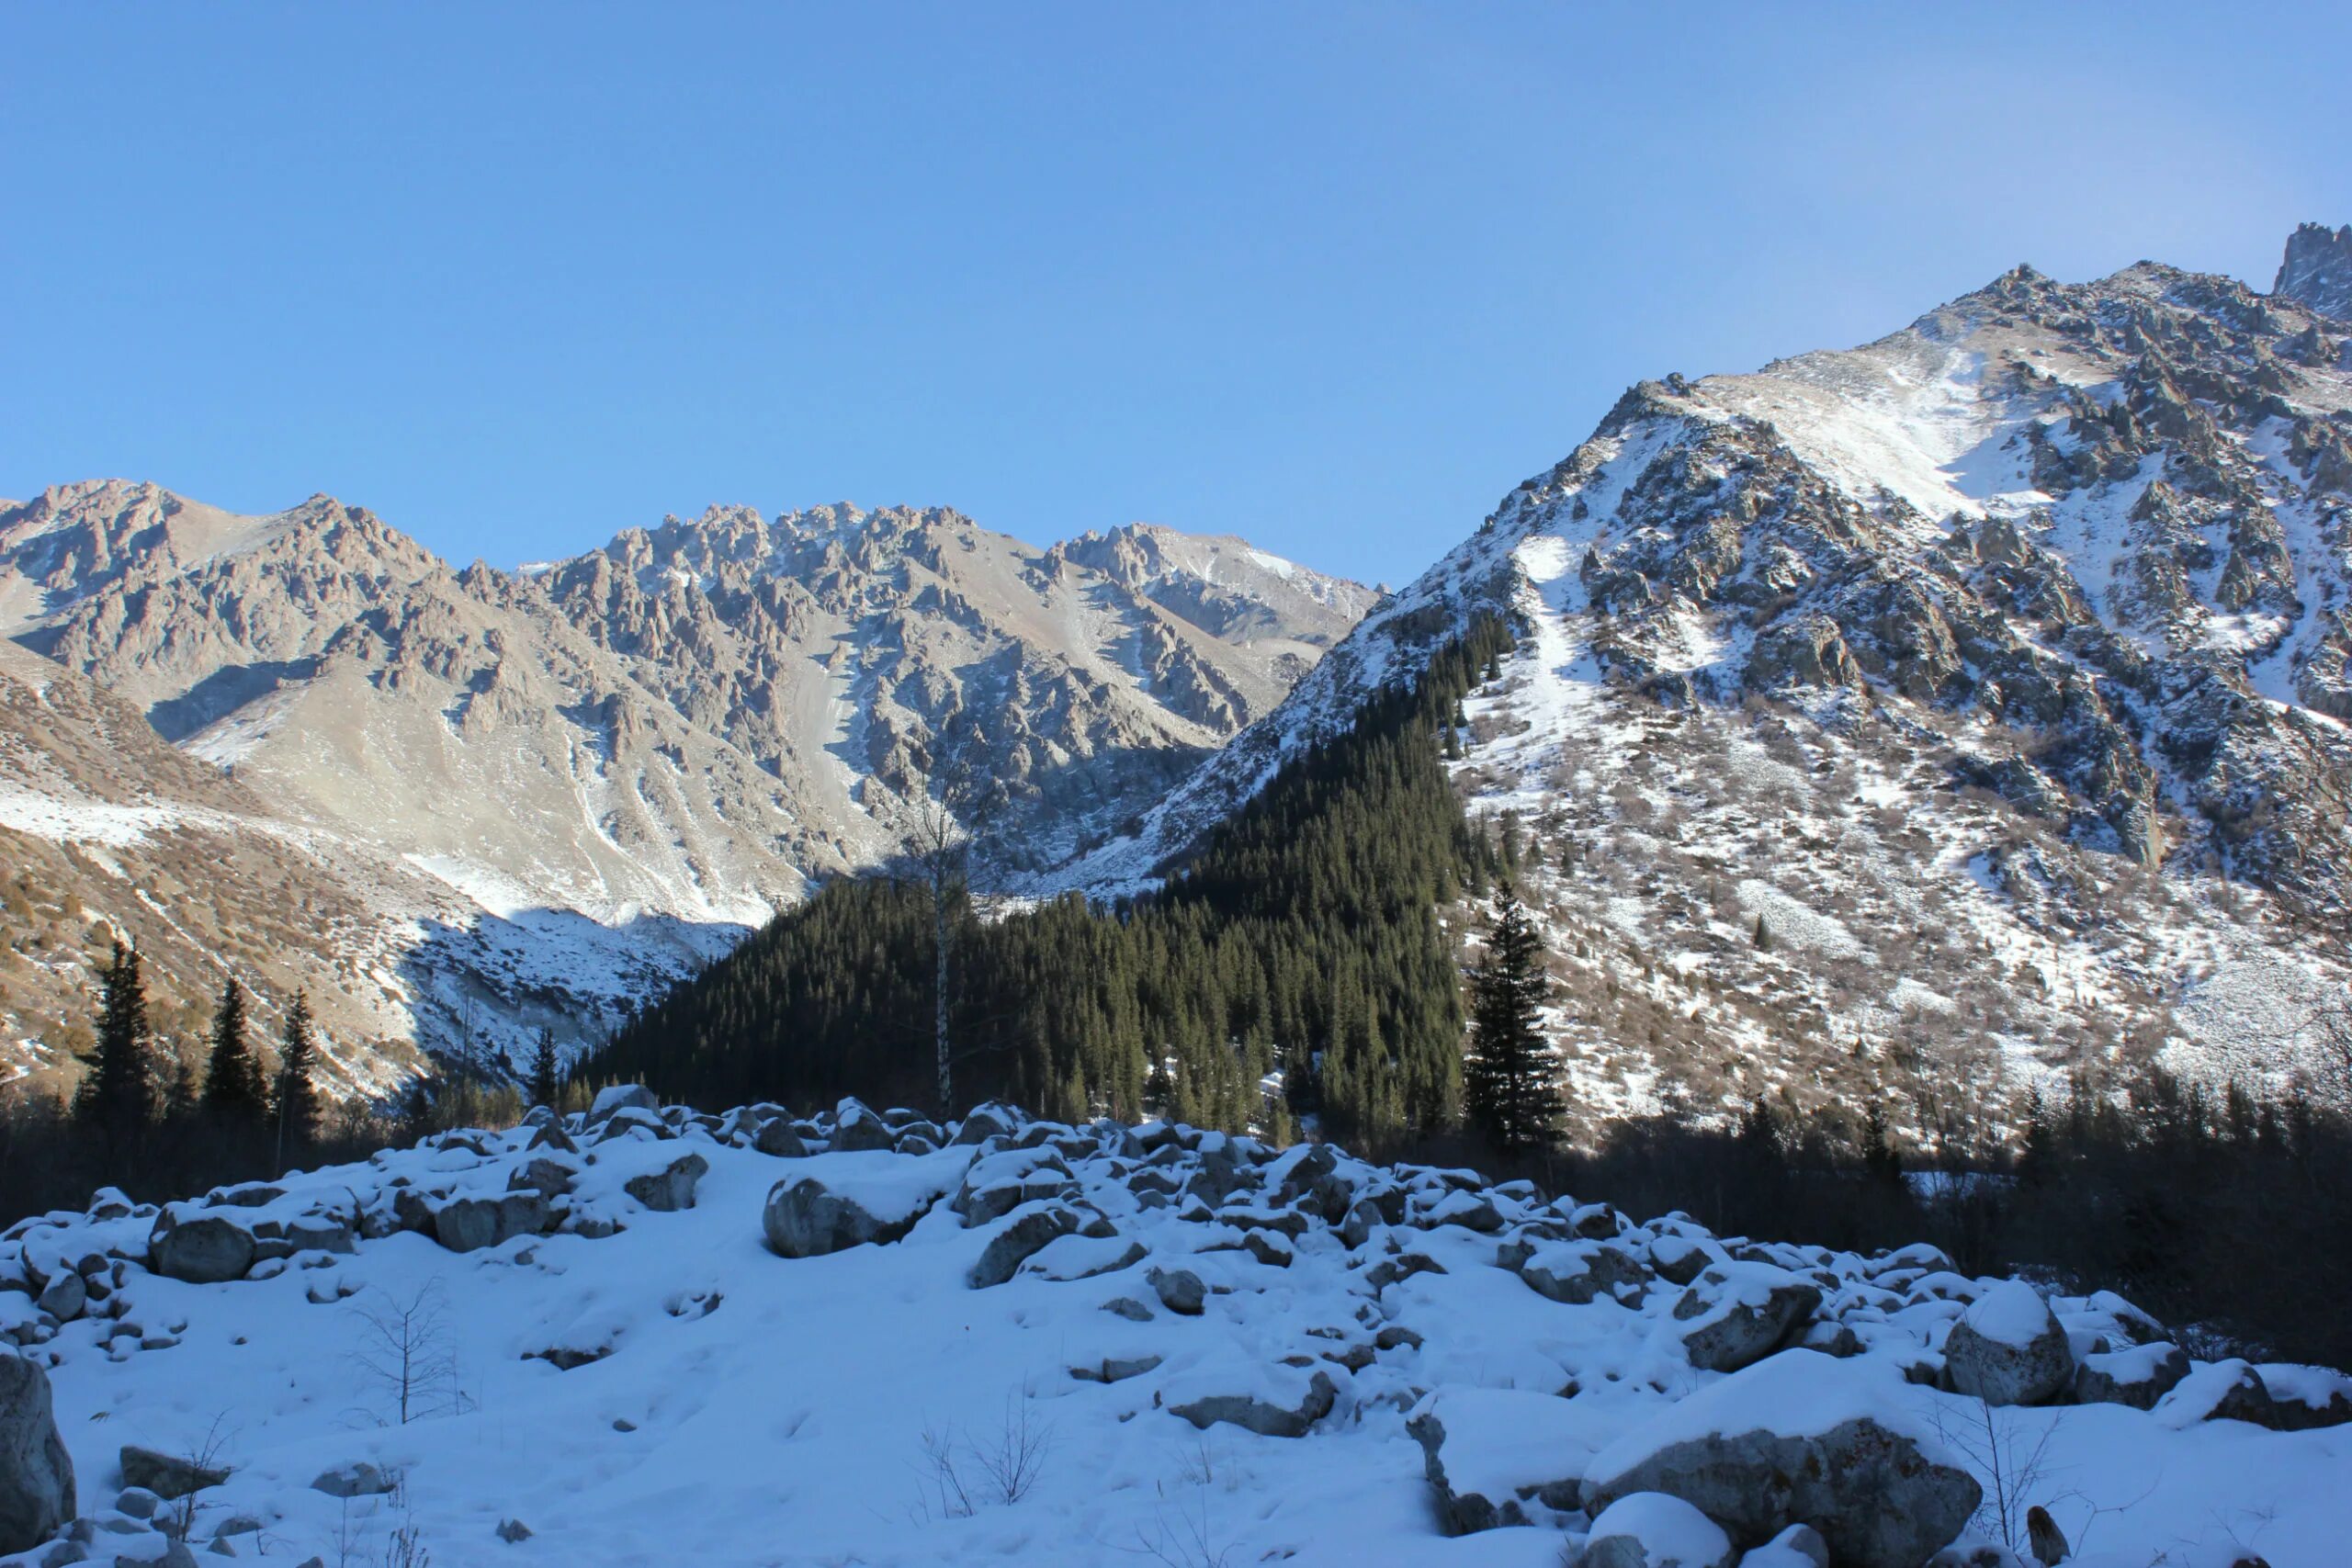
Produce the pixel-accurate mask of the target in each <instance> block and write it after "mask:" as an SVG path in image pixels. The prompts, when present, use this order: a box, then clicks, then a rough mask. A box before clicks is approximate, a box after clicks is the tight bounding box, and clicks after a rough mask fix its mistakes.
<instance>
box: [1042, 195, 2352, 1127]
mask: <svg viewBox="0 0 2352 1568" xmlns="http://www.w3.org/2000/svg"><path fill="white" fill-rule="evenodd" d="M2348 301H2352V230H2346V231H2336V232H2334V233H2331V232H2329V231H2326V230H2324V229H2318V228H2315V227H2306V228H2305V229H2303V230H2302V231H2300V232H2298V233H2297V234H2296V235H2295V237H2294V239H2293V241H2292V242H2291V243H2290V246H2289V250H2288V255H2287V260H2286V264H2285V265H2283V266H2282V268H2281V269H2280V273H2279V276H2278V281H2277V284H2276V287H2275V288H2274V291H2273V292H2272V293H2270V294H2267V295H2265V294H2260V293H2256V292H2255V291H2254V290H2252V289H2249V288H2245V286H2243V285H2241V284H2238V283H2236V282H2233V281H2232V280H2230V279H2227V278H2222V277H2213V276H2199V275H2195V274H2189V273H2184V272H2180V271H2177V270H2176V269H2173V268H2170V267H2165V266H2161V265H2154V264H2142V265H2137V266H2133V267H2131V268H2128V269H2126V270H2125V271H2123V272H2120V273H2118V274H2116V275H2115V276H2111V277H2108V278H2104V279H2101V280H2098V281H2097V282H2093V283H2087V284H2061V283H2056V282H2053V281H2052V280H2050V279H2048V278H2046V277H2043V276H2040V275H2038V274H2036V273H2034V272H2033V271H2031V270H2030V268H2024V267H2020V268H2018V269H2017V270H2016V271H2014V272H2011V273H2009V274H2007V275H2006V276H2002V277H2000V278H1998V279H1996V281H1995V282H1993V283H1992V284H1991V285H1990V286H1988V287H1986V288H1983V289H1981V290H1979V291H1977V292H1976V293H1973V294H1971V295H1968V296H1966V297H1964V298H1962V299H1956V300H1954V301H1952V302H1951V304H1949V305H1947V306H1945V307H1943V308H1942V309H1940V310H1935V311H1932V312H1930V313H1929V314H1928V315H1926V316H1923V317H1921V318H1920V319H1919V320H1918V321H1915V322H1914V323H1912V324H1911V325H1910V326H1909V327H1907V328H1905V329H1904V330H1903V331H1900V332H1897V333H1893V334H1892V335H1890V336H1887V337H1885V338H1883V339H1880V340H1879V341H1878V342H1875V343H1872V344H1866V345H1864V346H1862V347H1860V348H1858V349H1854V350H1850V351H1846V352H1836V353H1821V354H1811V355H1803V356H1801V357H1798V358H1795V359H1791V360H1785V361H1781V362H1778V363H1776V364H1773V365H1770V366H1768V367H1765V368H1764V369H1763V370H1761V371H1758V372H1757V373H1755V374H1752V375H1742V376H1717V377H1710V378H1705V379H1703V380H1700V381H1696V382H1691V381H1686V380H1684V379H1682V378H1679V377H1670V378H1667V379H1665V380H1663V381H1654V382H1645V383H1643V384H1642V385H1641V386H1639V387H1636V388H1634V389H1633V390H1632V391H1630V392H1628V393H1627V394H1626V395H1625V396H1624V398H1623V400H1621V401H1620V402H1619V403H1618V405H1617V406H1616V407H1615V408H1614V409H1613V410H1612V411H1611V412H1610V414H1609V415H1608V417H1607V418H1606V419H1605V420H1604V421H1603V422H1602V423H1601V425H1600V428H1599V430H1597V431H1596V432H1595V433H1594V434H1593V435H1592V437H1591V438H1590V439H1589V440H1588V441H1586V442H1585V443H1584V444H1583V445H1582V446H1578V447H1577V449H1576V451H1575V452H1574V453H1573V454H1572V455H1571V456H1569V457H1567V458H1566V460H1564V461H1563V462H1561V463H1560V464H1559V465H1557V466H1556V467H1555V468H1552V469H1550V470H1549V471H1547V472H1545V473H1544V474H1541V475H1539V476H1537V477H1536V478H1534V479H1530V480H1528V481H1527V482H1526V483H1524V484H1522V485H1521V486H1520V487H1519V488H1518V489H1516V490H1514V491H1512V492H1511V493H1510V495H1509V496H1507V497H1506V498H1505V499H1504V501H1503V502H1502V504H1501V505H1500V506H1499V507H1498V509H1497V510H1496V511H1495V513H1493V514H1492V515H1491V516H1490V517H1488V518H1487V520H1486V522H1485V523H1484V524H1483V525H1480V527H1479V528H1478V530H1477V531H1476V533H1475V534H1474V535H1473V536H1471V537H1470V538H1469V539H1467V540H1466V541H1464V543H1463V544H1462V545H1461V546H1459V547H1456V548H1455V549H1453V551H1451V552H1449V553H1448V554H1447V555H1446V556H1445V557H1444V558H1442V560H1440V561H1439V562H1438V564H1437V565H1435V566H1434V567H1432V568H1431V569H1430V570H1429V571H1428V572H1426V573H1424V574H1423V575H1422V576H1421V578H1420V579H1419V581H1416V582H1414V583H1413V584H1412V585H1411V586H1409V587H1408V588H1407V589H1406V590H1404V591H1403V592H1400V593H1398V594H1397V595H1396V596H1395V597H1394V598H1392V599H1391V600H1389V601H1387V602H1386V603H1385V604H1382V605H1381V606H1380V607H1379V608H1377V609H1376V610H1375V611H1374V613H1373V614H1372V615H1369V616H1368V617H1367V618H1366V619H1365V620H1364V622H1363V624H1362V625H1361V626H1358V627H1357V629H1356V630H1355V632H1354V633H1353V634H1351V636H1350V637H1348V639H1347V640H1346V641H1345V642H1343V643H1342V644H1340V646H1339V647H1338V648H1337V649H1334V650H1333V652H1332V653H1331V655H1330V656H1329V658H1328V659H1326V660H1324V661H1323V662H1322V664H1320V665H1319V666H1318V667H1317V669H1316V670H1315V671H1314V672H1313V673H1312V674H1310V675H1309V676H1307V678H1306V680H1304V681H1303V682H1301V683H1300V684H1299V686H1298V687H1297V689H1296V690H1295V691H1294V693H1293V694H1292V695H1291V696H1290V698H1289V699H1288V700H1287V701H1286V702H1285V703H1284V704H1283V705H1282V706H1281V707H1279V708H1278V709H1276V710H1275V712H1274V713H1272V715H1270V716H1267V717H1266V718H1265V719H1263V720H1262V721H1261V722H1260V723H1258V724H1257V725H1254V726H1252V727H1251V728H1250V729H1248V730H1246V731H1245V732H1243V734H1242V735H1240V736H1239V737H1238V738H1237V739H1235V740H1234V741H1233V742H1232V743H1231V744H1230V745H1228V746H1227V748H1226V749H1225V750H1223V751H1221V752H1220V753H1218V754H1217V755H1216V757H1214V758H1212V759H1211V760H1210V761H1208V762H1206V763H1204V765H1203V766H1202V767H1201V768H1200V769H1199V770H1198V771H1197V772H1196V773H1194V774H1193V776H1192V777H1191V778H1190V779H1188V780H1187V781H1186V782H1185V784H1183V785H1182V787H1180V788H1179V789H1178V790H1176V791H1175V792H1174V793H1173V794H1172V795H1170V797H1169V799H1167V800H1166V801H1165V802H1163V803H1162V804H1161V805H1159V807H1156V808H1155V809H1154V810H1153V812H1152V813H1151V814H1150V816H1149V817H1148V818H1147V820H1146V821H1145V823H1144V824H1143V825H1142V826H1141V828H1140V829H1139V830H1138V831H1137V832H1136V833H1134V834H1132V835H1128V836H1126V837H1124V838H1122V839H1121V840H1117V841H1114V843H1112V844H1109V845H1106V846H1104V847H1103V848H1102V849H1100V850H1098V851H1096V852H1093V853H1092V854H1091V855H1089V856H1087V857H1085V858H1083V859H1082V860H1081V861H1080V862H1079V863H1076V864H1075V865H1073V866H1072V867H1069V868H1066V869H1064V870H1062V871H1060V872H1058V873H1057V874H1053V875H1052V876H1050V877H1048V878H1046V879H1045V881H1044V886H1047V887H1054V886H1084V887H1090V888H1093V889H1096V890H1112V889H1115V888H1118V887H1122V886H1133V885H1136V884H1137V883H1139V882H1142V881H1146V880H1148V878H1149V877H1150V876H1151V874H1153V871H1154V868H1155V867H1157V866H1158V865H1159V864H1160V863H1162V862H1163V860H1164V859H1165V858H1166V857H1167V856H1169V855H1170V854H1171V853H1173V852H1178V851H1180V850H1181V849H1182V847H1183V846H1184V845H1185V844H1186V843H1188V842H1190V841H1191V840H1193V838H1194V837H1195V836H1196V835H1197V834H1199V833H1200V832H1201V831H1202V830H1203V829H1204V828H1205V827H1206V825H1208V824H1209V823H1211V822H1214V821H1215V820H1216V819H1218V818H1220V817H1222V816H1223V815H1224V814H1225V813H1227V812H1228V811H1230V810H1231V809H1232V808H1233V807H1234V806H1235V804H1236V803H1238V801H1240V800H1242V799H1245V798H1247V797H1248V796H1249V795H1250V794H1251V793H1252V792H1253V791H1254V790H1255V789H1256V788H1258V787H1259V786H1260V785H1261V784H1262V783H1263V782H1264V780H1265V779H1266V778H1267V777H1268V776H1270V774H1271V773H1272V770H1273V769H1274V768H1275V767H1276V766H1278V765H1279V764H1280V762H1281V761H1283V759H1284V758H1286V757H1288V756H1291V755H1293V754H1295V753H1296V752H1297V751H1298V750H1300V749H1301V748H1302V747H1304V746H1306V745H1307V744H1309V743H1311V742H1312V741H1314V740H1315V739H1317V738H1318V737H1320V736H1323V735H1326V734H1329V733H1330V732H1331V731H1332V729H1333V728H1334V727H1336V726H1339V725H1340V724H1343V723H1345V722H1346V721H1347V718H1348V716H1349V715H1350V714H1351V713H1352V712H1353V711H1354V709H1355V707H1356V705H1358V703H1359V702H1360V701H1361V700H1362V699H1363V695H1364V694H1366V693H1367V692H1368V691H1370V690H1373V689H1374V688H1376V687H1378V686H1380V685H1381V684H1383V683H1384V682H1393V681H1399V680H1409V679H1411V678H1412V677H1413V676H1414V674H1415V672H1416V671H1418V669H1419V667H1420V665H1421V663H1422V661H1423V659H1424V657H1425V655H1426V654H1427V652H1428V651H1429V649H1431V648H1432V647H1433V646H1435V645H1436V644H1437V643H1439V642H1441V641H1442V640H1443V639H1445V638H1447V637H1451V636H1453V634H1454V633H1455V632H1457V631H1458V630H1459V629H1460V628H1461V627H1462V626H1464V625H1465V624H1466V623H1467V621H1468V620H1469V619H1470V618H1471V617H1473V616H1475V615H1479V614H1482V613H1498V614H1503V615H1510V616H1511V617H1514V618H1515V619H1516V621H1517V622H1518V623H1519V624H1520V626H1521V627H1522V629H1523V637H1522V639H1521V649H1520V652H1519V654H1518V656H1517V657H1516V658H1514V659H1513V660H1510V662H1509V663H1508V665H1507V666H1506V667H1505V669H1504V670H1503V671H1501V674H1500V677H1499V679H1498V680H1497V681H1495V682H1491V683H1490V684H1489V685H1488V686H1487V688H1486V689H1485V690H1484V691H1483V692H1482V693H1481V694H1479V696H1478V697H1477V698H1476V701H1474V702H1473V703H1471V704H1470V705H1467V712H1466V713H1465V714H1464V721H1465V726H1466V731H1467V733H1466V734H1465V735H1464V736H1463V738H1462V753H1463V755H1462V761H1460V762H1459V764H1458V778H1459V780H1460V782H1461V784H1462V786H1463V787H1464V790H1465V791H1466V792H1467V794H1468V795H1469V796H1470V797H1471V799H1472V801H1473V803H1474V806H1475V807H1476V809H1478V810H1480V811H1482V812H1486V813H1490V814H1493V815H1496V816H1497V817H1498V818H1499V817H1500V816H1501V815H1502V814H1503V813H1505V812H1509V813H1510V814H1511V815H1512V818H1513V823H1512V825H1513V828H1514V829H1515V830H1516V831H1517V832H1518V833H1519V834H1521V836H1523V839H1524V841H1525V853H1526V856H1527V858H1528V860H1529V862H1530V871H1529V874H1528V875H1527V876H1526V878H1525V879H1524V880H1525V881H1526V883H1527V884H1528V886H1530V887H1531V888H1532V891H1533V894H1534V896H1535V897H1537V898H1538V900H1539V901H1540V902H1541V903H1543V904H1544V906H1545V907H1546V908H1547V909H1548V911H1549V914H1550V918H1551V920H1552V922H1553V925H1554V929H1555V943H1554V945H1555V954H1556V956H1557V957H1558V959H1559V962H1560V964H1561V969H1562V974H1563V978H1564V980H1565V982H1566V986H1565V989H1564V993H1563V998H1562V1005H1561V1007H1560V1009H1559V1010H1558V1015H1557V1018H1556V1021H1555V1022H1556V1030H1557V1036H1558V1041H1559V1043H1560V1046H1561V1048H1562V1050H1563V1052H1564V1054H1565V1056H1566V1063H1567V1067H1568V1071H1569V1075H1570V1078H1571V1081H1572V1082H1573V1083H1574V1084H1575V1085H1576V1088H1577V1104H1578V1105H1579V1107H1580V1108H1582V1109H1583V1110H1584V1111H1587V1112H1588V1113H1589V1114H1592V1115H1602V1114H1608V1113H1611V1112H1614V1111H1624V1110H1640V1109H1656V1108H1657V1107H1658V1106H1660V1105H1661V1104H1665V1105H1677V1104H1679V1105H1685V1106H1691V1107H1694V1108H1696V1109H1699V1110H1702V1111H1704V1110H1712V1109H1714V1108H1717V1107H1721V1106H1727V1105H1732V1104H1737V1103H1742V1102H1744V1101H1745V1100H1747V1099H1749V1098H1752V1097H1753V1096H1754V1095H1756V1094H1758V1093H1765V1092H1776V1091H1785V1092H1787V1093H1788V1094H1789V1095H1790V1096H1791V1097H1792V1098H1794V1099H1796V1100H1798V1101H1799V1102H1800V1103H1815V1102H1818V1100H1821V1099H1823V1098H1825V1097H1830V1098H1834V1097H1838V1096H1840V1095H1850V1096H1851V1097H1852V1098H1854V1099H1857V1100H1859V1099H1860V1098H1861V1097H1862V1096H1863V1095H1864V1094H1870V1095H1875V1096H1881V1097H1883V1095H1884V1094H1885V1093H1886V1092H1887V1091H1888V1090H1889V1089H1894V1090H1896V1091H1897V1092H1898V1093H1899V1092H1901V1091H1905V1090H1908V1091H1911V1092H1913V1093H1915V1094H1917V1095H1920V1096H1922V1097H1923V1100H1922V1104H1921V1108H1920V1109H1921V1114H1922V1115H1923V1116H1924V1117H1935V1118H1943V1119H1947V1120H1953V1121H1958V1122H1966V1121H1968V1120H1969V1119H1970V1118H1971V1116H1973V1114H1974V1113H1975V1111H1977V1110H1979V1109H1980V1105H1981V1101H1982V1100H1983V1099H1985V1098H1988V1097H1991V1098H1997V1097H2000V1096H2004V1095H2006V1094H2007V1093H2009V1092H2011V1091H2013V1090H2014V1089H2017V1088H2018V1086H2019V1085H2020V1084H2021V1083H2023V1082H2026V1081H2030V1078H2031V1077H2032V1076H2033V1075H2034V1074H2035V1073H2037V1072H2041V1071H2048V1070H2066V1069H2075V1068H2081V1069H2085V1070H2092V1071H2096V1070H2098V1069H2099V1068H2100V1067H2103V1066H2108V1065H2111V1064H2115V1063H2118V1062H2120V1061H2122V1060H2126V1059H2131V1058H2137V1057H2141V1056H2145V1055H2150V1054H2154V1053H2158V1052H2165V1053H2168V1054H2169V1055H2171V1057H2172V1058H2173V1059H2174V1060H2175V1061H2177V1062H2186V1063H2188V1064H2189V1065H2193V1066H2213V1067H2220V1068H2226V1069H2228V1070H2231V1071H2234V1072H2237V1073H2239V1074H2241V1075H2244V1076H2249V1077H2254V1078H2256V1079H2261V1078H2266V1077H2267V1078H2269V1079H2271V1080H2273V1081H2276V1080H2278V1079H2280V1078H2283V1077H2287V1076H2289V1075H2290V1073H2291V1072H2292V1071H2293V1070H2294V1067H2295V1063H2296V1051H2295V1046H2296V1043H2297V1041H2298V1039H2299V1038H2300V1037H2301V1036H2302V1035H2303V1034H2304V1033H2305V1032H2306V1031H2307V1029H2308V1026H2309V1024H2310V1021H2311V1018H2312V1012H2313V1010H2315V1008H2316V1007H2317V1006H2318V1005H2319V1004H2320V1003H2321V1001H2322V1000H2323V999H2324V998H2330V997H2340V996H2341V995H2342V987H2343V986H2344V985H2345V984H2346V980H2347V977H2352V966H2347V962H2346V954H2347V948H2346V935H2347V929H2348V928H2347V913H2352V827H2347V804H2352V734H2347V731H2346V720H2347V719H2352V671H2348V670H2347V660H2352V599H2347V595H2346V589H2347V583H2352V355H2347V350H2346V342H2347V339H2352V318H2348V317H2347V312H2352V303H2347V302H2348Z"/></svg>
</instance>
